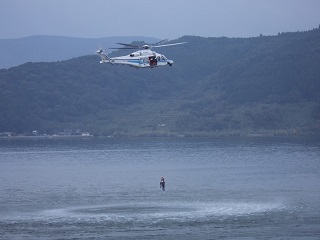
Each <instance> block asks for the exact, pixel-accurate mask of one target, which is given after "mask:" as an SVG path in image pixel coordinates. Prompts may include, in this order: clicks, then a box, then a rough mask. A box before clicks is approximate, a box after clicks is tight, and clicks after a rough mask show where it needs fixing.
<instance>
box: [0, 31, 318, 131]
mask: <svg viewBox="0 0 320 240" xmlns="http://www.w3.org/2000/svg"><path fill="white" fill-rule="evenodd" d="M180 41H186V42H188V44H184V45H180V46H175V47H168V48H161V49H157V50H158V52H161V53H163V54H164V55H166V56H167V57H168V58H169V59H173V60H174V61H175V64H174V65H173V67H169V66H168V67H162V68H154V69H133V68H129V67H126V66H112V65H108V64H99V60H100V59H99V57H98V56H84V57H80V58H74V59H71V60H68V61H62V62H54V63H27V64H23V65H20V66H18V67H13V68H10V69H8V70H0V91H1V93H0V132H3V131H14V132H16V133H22V132H27V131H32V130H38V131H40V132H43V133H55V132H59V131H61V130H63V129H70V130H74V129H82V130H85V131H90V132H92V133H94V134H97V135H98V134H99V135H134V136H141V135H148V136H149V135H165V136H167V135H217V134H247V133H271V132H276V133H279V132H293V133H297V132H299V133H301V132H309V133H319V129H320V30H319V29H314V30H311V31H307V32H296V33H282V34H279V35H277V36H260V37H255V38H225V37H222V38H202V37H195V36H184V37H182V38H180V39H177V40H175V41H172V42H180ZM128 53H129V52H123V50H122V51H118V52H114V53H113V55H119V54H128ZM44 54H45V53H44Z"/></svg>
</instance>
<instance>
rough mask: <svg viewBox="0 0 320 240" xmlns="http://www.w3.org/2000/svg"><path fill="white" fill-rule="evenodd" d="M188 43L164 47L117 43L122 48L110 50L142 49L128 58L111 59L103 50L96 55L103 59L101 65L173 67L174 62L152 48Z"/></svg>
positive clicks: (127, 56)
mask: <svg viewBox="0 0 320 240" xmlns="http://www.w3.org/2000/svg"><path fill="white" fill-rule="evenodd" d="M185 43H186V42H180V43H171V44H164V45H154V46H152V45H143V46H137V45H133V44H126V43H117V44H119V45H122V46H123V47H121V48H109V49H141V50H138V51H136V52H133V53H130V54H129V55H126V56H119V57H109V56H108V55H107V54H106V53H105V52H104V51H103V49H102V48H100V49H99V50H98V51H97V52H96V53H97V54H98V55H99V56H100V57H101V61H100V63H110V64H121V65H129V66H131V67H134V68H154V67H159V66H168V65H169V66H172V65H173V63H174V62H173V61H172V60H169V59H167V58H166V57H165V56H164V55H163V54H160V53H157V52H155V51H152V50H151V49H152V48H159V47H168V46H174V45H180V44H185Z"/></svg>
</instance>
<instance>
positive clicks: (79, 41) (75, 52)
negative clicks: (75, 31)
mask: <svg viewBox="0 0 320 240" xmlns="http://www.w3.org/2000/svg"><path fill="white" fill-rule="evenodd" d="M133 41H144V42H147V43H155V42H158V41H160V40H159V39H157V38H153V37H142V36H131V37H130V36H127V37H126V36H123V37H121V36H119V37H117V36H115V37H103V38H76V37H63V36H44V35H43V36H42V35H38V36H30V37H24V38H17V39H0V69H2V68H9V67H13V66H17V65H20V64H23V63H26V62H54V61H61V60H68V59H71V58H74V57H80V56H84V55H90V54H94V52H95V50H97V49H98V48H99V47H103V48H107V47H114V46H115V43H117V42H124V43H131V42H133Z"/></svg>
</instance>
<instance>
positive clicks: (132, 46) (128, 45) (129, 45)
mask: <svg viewBox="0 0 320 240" xmlns="http://www.w3.org/2000/svg"><path fill="white" fill-rule="evenodd" d="M117 44H119V45H122V46H126V47H131V48H141V46H137V45H132V44H127V43H117Z"/></svg>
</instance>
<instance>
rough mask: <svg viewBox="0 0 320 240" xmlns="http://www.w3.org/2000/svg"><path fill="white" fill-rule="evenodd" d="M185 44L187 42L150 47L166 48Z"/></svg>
mask: <svg viewBox="0 0 320 240" xmlns="http://www.w3.org/2000/svg"><path fill="white" fill-rule="evenodd" d="M185 43H187V42H181V43H171V44H163V45H155V46H151V47H152V48H158V47H168V46H174V45H180V44H185Z"/></svg>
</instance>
